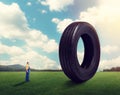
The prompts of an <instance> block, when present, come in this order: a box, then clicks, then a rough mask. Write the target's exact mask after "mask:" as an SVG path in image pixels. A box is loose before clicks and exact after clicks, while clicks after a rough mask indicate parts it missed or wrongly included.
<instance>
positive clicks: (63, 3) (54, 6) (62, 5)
mask: <svg viewBox="0 0 120 95" xmlns="http://www.w3.org/2000/svg"><path fill="white" fill-rule="evenodd" d="M39 2H41V4H42V5H45V6H49V9H50V11H63V10H66V8H67V7H68V6H69V5H72V4H73V3H74V0H59V1H58V0H45V1H39Z"/></svg>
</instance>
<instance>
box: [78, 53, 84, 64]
mask: <svg viewBox="0 0 120 95" xmlns="http://www.w3.org/2000/svg"><path fill="white" fill-rule="evenodd" d="M77 56H78V61H79V64H80V65H81V63H82V62H83V58H84V52H77Z"/></svg>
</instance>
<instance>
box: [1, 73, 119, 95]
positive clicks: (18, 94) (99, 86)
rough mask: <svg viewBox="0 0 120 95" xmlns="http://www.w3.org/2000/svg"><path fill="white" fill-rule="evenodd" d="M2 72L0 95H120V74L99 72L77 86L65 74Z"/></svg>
mask: <svg viewBox="0 0 120 95" xmlns="http://www.w3.org/2000/svg"><path fill="white" fill-rule="evenodd" d="M24 78H25V72H0V95H120V73H119V72H98V73H96V75H95V76H94V77H93V78H92V79H91V80H89V81H87V82H85V83H82V84H75V83H73V82H72V81H70V80H69V79H68V78H67V77H66V76H65V75H64V73H63V72H31V76H30V82H27V83H26V82H24Z"/></svg>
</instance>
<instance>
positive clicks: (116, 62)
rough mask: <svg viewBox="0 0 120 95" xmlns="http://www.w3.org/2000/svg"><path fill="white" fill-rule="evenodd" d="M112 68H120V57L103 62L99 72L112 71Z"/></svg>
mask: <svg viewBox="0 0 120 95" xmlns="http://www.w3.org/2000/svg"><path fill="white" fill-rule="evenodd" d="M112 67H120V56H118V57H116V58H113V59H109V60H102V61H101V62H100V65H99V71H103V70H104V69H111V68H112Z"/></svg>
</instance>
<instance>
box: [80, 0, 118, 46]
mask: <svg viewBox="0 0 120 95" xmlns="http://www.w3.org/2000/svg"><path fill="white" fill-rule="evenodd" d="M119 4H120V1H119V0H115V1H114V0H99V5H98V6H96V7H91V8H88V9H87V11H84V12H81V13H80V20H81V21H87V22H89V23H91V24H93V25H94V26H95V28H96V29H97V31H98V32H99V34H100V36H101V37H102V38H101V39H102V40H101V41H104V42H103V43H109V44H119V45H120V43H119V40H120V38H119V35H120V32H119V31H120V26H119V25H120V6H119Z"/></svg>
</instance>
